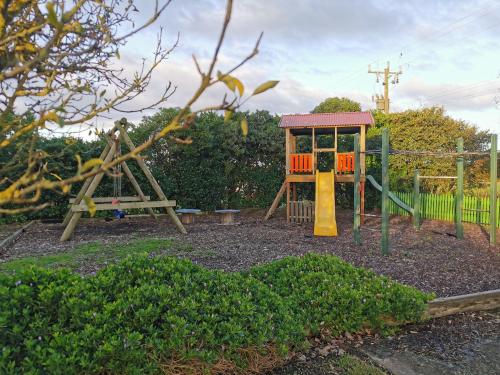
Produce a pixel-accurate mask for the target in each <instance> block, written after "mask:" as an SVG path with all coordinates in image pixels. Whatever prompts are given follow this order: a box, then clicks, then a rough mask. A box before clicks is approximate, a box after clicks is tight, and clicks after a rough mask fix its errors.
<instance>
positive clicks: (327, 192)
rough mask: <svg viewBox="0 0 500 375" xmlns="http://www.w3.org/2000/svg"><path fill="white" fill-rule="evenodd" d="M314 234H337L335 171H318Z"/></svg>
mask: <svg viewBox="0 0 500 375" xmlns="http://www.w3.org/2000/svg"><path fill="white" fill-rule="evenodd" d="M314 235H315V236H336V235H337V222H336V221H335V181H334V174H333V171H330V172H318V171H316V198H315V217H314Z"/></svg>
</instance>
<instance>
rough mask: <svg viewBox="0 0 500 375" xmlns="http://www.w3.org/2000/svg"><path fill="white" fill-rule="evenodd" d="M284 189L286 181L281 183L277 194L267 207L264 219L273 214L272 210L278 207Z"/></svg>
mask: <svg viewBox="0 0 500 375" xmlns="http://www.w3.org/2000/svg"><path fill="white" fill-rule="evenodd" d="M285 190H286V181H285V182H283V184H282V185H281V188H280V189H279V190H278V194H276V197H275V198H274V201H273V203H272V204H271V207H269V211H267V214H266V217H265V218H264V220H268V219H269V218H270V217H271V215H272V214H274V211H276V209H277V208H278V205H279V204H280V201H281V197H282V196H283V194H284V193H285Z"/></svg>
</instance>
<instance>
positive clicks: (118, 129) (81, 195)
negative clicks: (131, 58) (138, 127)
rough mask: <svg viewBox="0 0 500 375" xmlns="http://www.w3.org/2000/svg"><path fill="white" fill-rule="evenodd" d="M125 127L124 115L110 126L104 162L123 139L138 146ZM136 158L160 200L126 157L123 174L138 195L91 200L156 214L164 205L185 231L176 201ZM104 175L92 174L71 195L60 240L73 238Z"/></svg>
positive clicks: (98, 207)
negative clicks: (147, 191)
mask: <svg viewBox="0 0 500 375" xmlns="http://www.w3.org/2000/svg"><path fill="white" fill-rule="evenodd" d="M126 127H127V120H126V119H125V118H124V119H121V120H120V121H116V122H115V126H114V127H113V129H111V130H110V131H109V132H108V133H107V135H106V137H107V140H108V142H107V145H106V147H105V148H104V150H103V151H102V153H101V155H100V159H101V160H103V161H104V163H109V162H111V161H112V160H113V159H114V158H115V157H117V156H118V155H119V152H120V149H121V143H122V142H123V143H125V145H126V146H127V147H128V148H129V149H130V150H131V151H132V150H134V149H135V145H134V143H133V142H132V140H131V139H130V137H129V135H128V134H127V131H126ZM135 160H136V161H137V164H138V165H139V167H140V169H141V170H142V172H143V173H144V175H145V176H146V179H147V180H148V182H149V183H150V184H151V187H152V188H153V190H154V191H155V193H156V195H157V196H158V200H156V201H151V200H150V197H148V196H146V195H144V193H143V191H142V189H141V187H140V185H139V183H138V182H137V180H136V178H135V177H134V175H133V174H132V171H131V170H130V168H129V167H128V165H127V163H126V162H125V161H123V162H121V163H120V164H119V166H120V167H121V169H122V170H123V173H124V175H125V176H126V177H127V178H128V179H129V181H130V182H131V184H132V186H133V188H134V190H135V191H136V193H137V196H131V197H121V196H115V197H98V198H93V199H92V200H93V202H94V203H95V210H96V211H107V210H126V209H134V208H141V209H147V210H148V212H149V214H150V215H151V216H152V217H155V218H156V214H155V212H154V211H153V208H164V209H165V210H166V212H167V214H168V216H169V217H170V219H171V220H172V222H173V223H174V224H175V226H176V227H177V229H178V230H179V231H180V232H181V233H186V229H185V228H184V226H183V225H182V223H181V222H180V220H179V218H178V217H177V215H176V213H175V211H174V208H173V207H175V205H176V202H175V201H173V200H168V199H167V197H166V195H165V194H164V193H163V190H162V188H161V187H160V185H159V184H158V182H157V181H156V179H155V178H154V176H153V174H152V173H151V171H150V170H149V168H148V167H147V165H146V163H145V162H144V160H143V159H142V158H140V157H137V158H136V159H135ZM94 168H95V170H97V168H98V167H94ZM103 177H104V173H103V172H102V173H98V174H96V175H94V176H92V177H89V178H88V179H86V180H85V181H84V183H83V186H82V188H81V189H80V191H79V192H78V194H77V196H76V197H75V198H74V199H70V204H71V206H70V209H69V211H68V213H67V214H66V217H65V218H64V221H63V225H64V227H65V229H64V232H63V234H62V235H61V239H60V240H61V241H67V240H69V239H70V238H71V236H72V234H73V232H74V231H75V228H76V226H77V225H78V222H79V220H80V218H81V217H82V215H83V213H84V212H88V211H89V207H88V206H87V203H86V200H85V197H88V198H92V196H93V194H94V192H95V191H96V189H97V187H98V186H99V184H100V182H101V180H102V178H103ZM116 177H118V176H116ZM116 177H114V178H116Z"/></svg>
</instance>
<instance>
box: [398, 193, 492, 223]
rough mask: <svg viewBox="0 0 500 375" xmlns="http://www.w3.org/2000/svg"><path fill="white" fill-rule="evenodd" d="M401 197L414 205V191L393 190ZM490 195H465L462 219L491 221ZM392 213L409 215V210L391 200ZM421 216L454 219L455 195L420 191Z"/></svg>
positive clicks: (446, 219) (467, 221) (424, 217)
mask: <svg viewBox="0 0 500 375" xmlns="http://www.w3.org/2000/svg"><path fill="white" fill-rule="evenodd" d="M393 193H394V194H395V195H396V196H397V197H398V198H399V199H401V200H402V201H403V202H405V203H406V204H408V205H410V206H412V207H413V193H407V192H400V191H399V192H398V191H396V192H393ZM496 204H497V223H496V226H497V228H500V199H499V198H497V201H496ZM489 209H490V199H489V197H474V196H467V195H466V196H464V201H463V209H462V219H463V221H464V222H466V223H475V224H489V223H490V215H489ZM389 213H390V214H391V215H401V216H408V215H409V214H408V212H406V211H405V210H403V209H402V208H401V207H399V206H398V205H396V204H395V203H394V202H393V201H392V200H390V201H389ZM420 217H421V218H422V219H437V220H444V221H453V220H454V218H455V197H454V196H453V195H452V194H430V193H420Z"/></svg>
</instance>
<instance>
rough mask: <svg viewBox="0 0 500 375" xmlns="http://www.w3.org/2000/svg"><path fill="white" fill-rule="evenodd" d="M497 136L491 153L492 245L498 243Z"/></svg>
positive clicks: (494, 136) (492, 137)
mask: <svg viewBox="0 0 500 375" xmlns="http://www.w3.org/2000/svg"><path fill="white" fill-rule="evenodd" d="M497 142H498V141H497V135H496V134H492V136H491V151H490V245H492V246H495V245H496V243H497V177H498V176H497V173H498V169H497V165H498V164H497V163H498V161H497Z"/></svg>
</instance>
